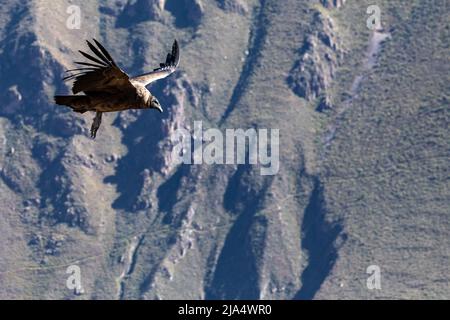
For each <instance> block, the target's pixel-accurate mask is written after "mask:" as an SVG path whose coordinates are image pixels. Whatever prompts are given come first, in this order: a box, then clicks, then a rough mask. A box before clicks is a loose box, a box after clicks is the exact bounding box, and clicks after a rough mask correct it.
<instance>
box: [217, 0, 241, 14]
mask: <svg viewBox="0 0 450 320" xmlns="http://www.w3.org/2000/svg"><path fill="white" fill-rule="evenodd" d="M217 1H218V3H219V7H220V8H222V9H223V10H225V11H228V12H234V13H238V14H242V15H244V14H247V13H248V5H247V3H246V2H245V1H243V0H217Z"/></svg>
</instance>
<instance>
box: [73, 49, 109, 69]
mask: <svg viewBox="0 0 450 320" xmlns="http://www.w3.org/2000/svg"><path fill="white" fill-rule="evenodd" d="M78 52H79V53H81V54H82V55H83V56H85V57H86V58H88V59H89V60H91V61H94V62H96V63H98V64H101V65H102V66H104V67H108V66H109V65H108V64H106V63H105V62H103V61H100V60H98V59H97V58H94V57H93V56H91V55H90V54H88V53H86V52H83V51H81V50H78Z"/></svg>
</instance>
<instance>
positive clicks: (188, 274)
mask: <svg viewBox="0 0 450 320" xmlns="http://www.w3.org/2000/svg"><path fill="white" fill-rule="evenodd" d="M36 3H37V2H36V1H22V2H20V1H12V0H5V1H3V2H2V6H1V8H0V74H1V76H0V101H1V104H0V204H1V211H0V214H1V219H0V242H1V243H2V245H1V246H0V284H1V285H0V299H22V298H25V299H32V298H34V299H205V298H206V299H312V298H319V299H340V298H343V299H411V298H419V299H427V298H433V299H438V298H441V299H445V298H448V297H449V296H450V289H449V286H448V283H449V282H450V279H449V275H448V265H449V264H450V260H449V259H450V258H449V257H450V253H449V250H448V248H450V225H449V223H450V219H448V215H449V211H450V210H449V202H448V199H449V198H450V194H449V192H450V191H449V188H448V181H449V179H448V176H449V174H448V150H450V140H449V139H448V137H449V136H450V132H449V129H450V123H449V119H450V110H449V108H448V107H447V106H448V104H449V98H448V75H449V74H450V70H449V65H448V61H447V59H448V43H447V42H448V37H445V35H446V34H447V33H448V28H447V25H448V21H447V20H448V16H447V12H446V11H445V10H444V9H445V8H446V7H445V4H443V2H442V5H438V3H439V2H436V5H435V6H429V5H428V4H427V3H426V2H423V3H420V1H418V2H417V1H416V2H412V1H410V2H407V1H404V2H403V3H402V4H401V5H399V4H398V2H396V1H386V2H385V5H386V6H385V10H384V11H383V12H384V13H383V14H384V18H383V21H384V22H383V26H384V27H386V30H393V31H392V36H391V37H385V36H384V35H383V34H382V33H380V32H375V33H372V34H371V32H370V30H368V29H367V28H366V26H365V24H361V21H362V19H363V18H364V17H363V16H360V15H358V14H356V13H355V12H360V13H361V14H363V15H364V13H365V9H366V8H365V5H364V4H362V3H360V2H358V1H354V2H353V3H352V6H348V5H344V6H342V4H343V3H344V1H322V2H317V3H315V4H312V3H311V1H299V0H283V1H279V0H264V1H244V0H234V1H232V0H217V1H201V2H200V1H199V0H166V1H151V0H146V1H143V0H136V1H127V0H117V1H114V2H112V1H85V2H83V7H82V8H80V9H82V15H83V20H82V27H81V29H69V28H68V27H67V25H66V20H65V17H66V16H67V8H68V6H71V5H74V1H69V0H61V1H54V2H50V1H39V3H38V5H37V4H36ZM311 4H312V5H311ZM322 4H323V6H325V7H326V8H329V9H330V10H328V9H326V8H325V7H323V6H322ZM338 7H339V12H336V11H335V10H332V9H333V8H338ZM399 12H400V13H401V14H398V13H399ZM250 13H252V14H250ZM328 15H330V16H328ZM331 16H332V17H333V18H332V19H331ZM91 37H95V38H98V39H100V40H101V41H102V43H104V44H105V46H106V47H107V48H108V50H109V51H110V52H111V54H112V55H113V57H114V58H115V60H116V61H117V63H118V64H119V66H120V67H121V68H122V69H124V70H125V71H127V72H128V73H129V74H130V75H137V74H141V73H142V72H143V71H147V70H152V69H153V68H155V67H157V66H158V63H159V62H161V61H163V60H164V59H165V54H166V53H167V51H166V50H168V49H169V48H170V45H171V44H172V41H173V38H177V39H178V40H179V43H180V46H181V64H180V68H179V70H178V71H177V72H176V73H174V74H173V75H171V76H170V77H169V78H167V79H164V80H161V81H158V82H155V83H153V84H151V85H150V86H149V89H150V90H151V92H152V93H153V94H154V95H155V96H156V97H158V99H159V101H160V102H161V105H162V107H163V109H164V110H165V111H164V112H163V113H158V112H156V111H155V110H129V111H125V112H120V113H111V114H105V115H104V120H103V121H104V122H103V124H102V128H101V131H100V132H99V134H98V136H97V138H96V140H92V139H90V138H89V132H88V129H89V126H90V123H91V121H92V118H93V114H89V113H86V114H83V115H79V114H75V113H73V112H71V111H69V110H68V109H67V108H63V107H61V106H55V105H54V103H53V99H52V96H53V95H54V94H55V93H66V92H69V89H70V88H69V86H68V85H66V84H64V83H63V82H62V81H61V77H63V74H64V70H65V69H69V68H72V67H74V65H73V60H74V58H75V57H76V52H77V50H78V49H81V48H82V46H83V41H82V40H84V39H85V38H91ZM380 37H381V38H380ZM349 96H351V99H348V97H349ZM314 108H316V109H317V110H318V111H323V110H326V109H330V108H332V110H328V111H327V112H325V113H322V114H321V113H319V112H316V111H315V110H314ZM195 121H202V125H203V129H204V131H205V130H207V129H216V130H215V131H213V132H215V133H218V132H219V133H221V134H222V135H223V136H224V137H225V136H226V130H229V129H234V130H236V129H242V130H247V129H251V128H255V129H258V130H260V131H259V133H261V134H262V133H263V132H262V129H267V130H268V132H269V133H270V132H274V130H276V129H279V133H280V136H279V138H280V139H279V147H280V148H279V152H278V153H277V152H276V150H277V149H275V148H272V147H275V146H276V145H274V144H272V145H269V148H267V149H268V150H267V151H268V154H270V155H271V156H272V155H273V157H272V160H275V159H278V160H279V162H278V164H279V168H278V169H279V170H278V171H277V172H276V174H274V175H261V170H260V169H261V167H262V166H263V164H262V163H258V164H249V163H248V161H246V163H244V164H237V163H233V164H221V163H214V164H208V163H206V162H203V163H202V164H178V163H175V162H174V161H173V158H172V152H173V150H174V147H175V143H174V141H172V138H174V137H173V136H174V134H175V133H176V132H177V129H185V130H188V131H189V133H191V134H193V133H194V132H192V131H193V129H194V122H195ZM328 129H330V130H328ZM211 132H212V131H210V133H211ZM325 132H326V133H328V132H332V134H331V135H330V136H332V138H330V139H327V144H326V145H325V144H323V143H322V141H323V140H324V138H328V136H326V137H324V136H325ZM195 137H196V138H197V139H195V141H197V142H199V141H202V142H203V144H202V146H200V147H199V146H195V143H194V142H195V141H194V139H192V138H191V137H190V138H189V139H191V144H190V145H191V146H192V147H193V148H194V147H195V149H196V150H197V151H199V150H200V151H205V150H206V149H207V146H208V145H209V143H208V142H210V141H207V140H209V139H208V137H207V136H206V135H201V134H199V133H195ZM214 138H217V139H218V141H219V140H220V134H217V136H216V137H214ZM274 139H275V138H274ZM270 140H271V141H272V139H270ZM261 141H262V142H264V141H263V140H259V141H258V144H259V146H262V148H263V149H264V146H265V144H264V143H262V142H261ZM274 143H276V141H274ZM269 149H270V150H269ZM224 151H225V153H226V152H227V151H226V150H224ZM269 151H270V152H269ZM218 152H219V151H218ZM276 154H278V156H279V157H277V156H276ZM263 158H264V157H263ZM259 159H260V160H261V159H262V158H261V157H260V158H259ZM202 160H204V159H202ZM231 162H232V161H231ZM68 267H74V268H76V267H79V268H80V272H81V281H82V289H80V290H71V289H68V288H67V279H68V276H69V274H67V273H66V272H67V268H68ZM367 270H369V271H370V270H380V272H381V289H380V290H379V289H371V288H370V285H369V287H368V286H367V283H368V282H367V280H368V278H369V277H370V276H371V274H367V273H366V272H367ZM74 291H75V292H74ZM81 293H82V295H81V296H79V294H81Z"/></svg>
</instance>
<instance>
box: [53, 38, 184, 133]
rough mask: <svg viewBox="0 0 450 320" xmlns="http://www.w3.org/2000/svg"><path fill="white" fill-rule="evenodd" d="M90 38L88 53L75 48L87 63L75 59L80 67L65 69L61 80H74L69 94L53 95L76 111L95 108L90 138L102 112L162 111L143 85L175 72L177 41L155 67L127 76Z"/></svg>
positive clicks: (56, 99) (106, 52)
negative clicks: (150, 109) (151, 109)
mask: <svg viewBox="0 0 450 320" xmlns="http://www.w3.org/2000/svg"><path fill="white" fill-rule="evenodd" d="M93 41H94V43H95V45H96V46H95V45H94V44H92V43H91V42H89V41H86V42H87V45H88V47H89V49H90V50H91V51H92V54H89V53H86V52H83V51H79V52H80V53H81V54H82V55H83V56H84V57H85V58H87V59H88V60H89V62H79V61H77V62H75V63H76V64H78V65H79V66H80V67H79V68H76V69H72V70H67V72H70V73H71V74H70V75H68V76H67V77H65V78H64V79H63V80H64V81H70V80H75V81H74V83H73V86H72V92H73V95H69V96H55V103H56V104H58V105H65V106H69V107H70V108H72V110H73V111H75V112H79V113H84V112H86V111H95V112H96V116H95V118H94V122H93V124H92V127H91V137H92V138H95V136H96V134H97V131H98V129H99V128H100V124H101V119H102V114H103V113H104V112H114V111H123V110H128V109H147V108H153V109H157V110H159V111H160V112H162V111H163V110H162V108H161V105H160V104H159V101H158V99H156V97H154V96H153V95H152V94H151V92H150V91H149V90H147V88H146V86H147V85H148V84H150V83H152V82H154V81H156V80H159V79H163V78H165V77H167V76H169V75H170V74H172V73H173V72H175V70H176V68H177V67H178V64H179V62H180V53H179V47H178V43H177V41H176V40H175V41H174V43H173V46H172V51H171V52H170V53H169V54H168V55H167V58H166V61H165V62H164V63H161V64H160V66H159V68H156V69H154V70H153V71H151V72H149V73H146V74H143V75H140V76H137V77H131V78H130V77H129V76H128V75H127V74H126V73H125V72H124V71H123V70H122V69H120V68H119V67H118V66H117V64H116V63H115V61H114V60H113V58H112V57H111V55H110V54H109V53H108V51H107V50H106V49H105V48H104V47H103V46H102V45H101V44H100V43H99V42H98V41H97V40H95V39H94V40H93ZM78 93H83V94H81V95H79V94H78Z"/></svg>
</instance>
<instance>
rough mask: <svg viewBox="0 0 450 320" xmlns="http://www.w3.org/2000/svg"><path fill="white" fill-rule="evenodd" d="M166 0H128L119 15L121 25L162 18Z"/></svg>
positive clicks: (125, 25)
mask: <svg viewBox="0 0 450 320" xmlns="http://www.w3.org/2000/svg"><path fill="white" fill-rule="evenodd" d="M165 2H166V1H165V0H128V2H127V4H126V5H125V7H124V8H123V9H122V12H121V14H120V16H119V20H118V21H119V22H118V23H119V25H120V26H123V27H127V26H128V23H133V24H135V23H139V22H142V21H148V20H160V19H161V18H162V13H163V11H164V5H165Z"/></svg>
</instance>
